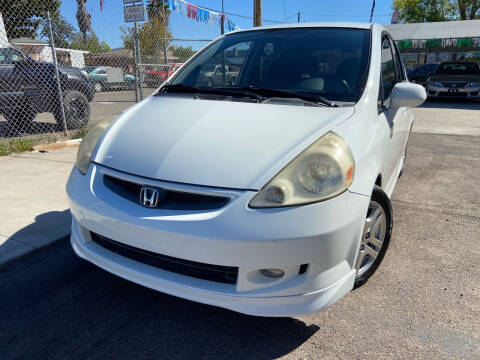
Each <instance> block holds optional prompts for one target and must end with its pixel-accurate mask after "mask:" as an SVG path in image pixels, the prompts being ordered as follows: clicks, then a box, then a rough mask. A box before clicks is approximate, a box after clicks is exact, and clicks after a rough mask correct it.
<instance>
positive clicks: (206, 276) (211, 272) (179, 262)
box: [90, 232, 238, 284]
mask: <svg viewBox="0 0 480 360" xmlns="http://www.w3.org/2000/svg"><path fill="white" fill-rule="evenodd" d="M90 234H91V237H92V241H94V242H95V243H97V244H98V245H100V246H102V247H103V248H105V249H107V250H110V251H112V252H114V253H116V254H118V255H121V256H124V257H126V258H129V259H131V260H135V261H138V262H141V263H143V264H146V265H150V266H153V267H156V268H159V269H162V270H165V271H170V272H173V273H176V274H181V275H186V276H190V277H194V278H197V279H203V280H208V281H214V282H219V283H225V284H236V283H237V275H238V267H232V266H220V265H211V264H204V263H199V262H195V261H190V260H184V259H178V258H174V257H171V256H166V255H161V254H157V253H154V252H151V251H147V250H143V249H139V248H136V247H133V246H130V245H126V244H122V243H119V242H117V241H114V240H111V239H107V238H106V237H103V236H100V235H98V234H96V233H93V232H91V233H90Z"/></svg>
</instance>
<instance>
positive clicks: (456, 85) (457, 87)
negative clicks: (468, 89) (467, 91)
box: [442, 82, 467, 89]
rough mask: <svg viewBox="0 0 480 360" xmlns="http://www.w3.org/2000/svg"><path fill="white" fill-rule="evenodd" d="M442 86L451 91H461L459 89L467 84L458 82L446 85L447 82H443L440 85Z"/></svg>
mask: <svg viewBox="0 0 480 360" xmlns="http://www.w3.org/2000/svg"><path fill="white" fill-rule="evenodd" d="M442 84H443V86H445V87H446V88H452V89H461V88H464V87H465V86H467V83H466V82H458V83H447V82H444V83H442Z"/></svg>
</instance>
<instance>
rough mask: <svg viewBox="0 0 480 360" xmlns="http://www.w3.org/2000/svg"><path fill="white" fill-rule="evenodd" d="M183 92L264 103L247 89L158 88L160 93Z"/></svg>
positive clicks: (258, 96) (170, 85) (182, 85)
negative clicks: (239, 98) (247, 98)
mask: <svg viewBox="0 0 480 360" xmlns="http://www.w3.org/2000/svg"><path fill="white" fill-rule="evenodd" d="M169 91H173V92H183V93H198V94H212V95H225V96H241V97H249V98H253V99H256V100H257V101H258V102H262V101H264V100H265V99H264V97H263V96H261V95H260V94H257V93H256V92H252V91H249V90H248V89H239V88H199V87H195V86H190V85H184V84H166V85H164V86H163V87H161V88H160V91H159V93H160V92H163V93H165V92H169Z"/></svg>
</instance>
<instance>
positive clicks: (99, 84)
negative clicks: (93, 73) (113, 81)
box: [93, 82, 103, 92]
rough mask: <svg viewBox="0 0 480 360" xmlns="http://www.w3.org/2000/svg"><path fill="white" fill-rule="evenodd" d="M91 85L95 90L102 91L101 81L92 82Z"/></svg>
mask: <svg viewBox="0 0 480 360" xmlns="http://www.w3.org/2000/svg"><path fill="white" fill-rule="evenodd" d="M93 87H94V89H95V92H102V91H103V85H102V83H101V82H96V83H95V84H93Z"/></svg>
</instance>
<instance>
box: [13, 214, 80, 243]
mask: <svg viewBox="0 0 480 360" xmlns="http://www.w3.org/2000/svg"><path fill="white" fill-rule="evenodd" d="M71 223H72V217H71V215H70V211H69V210H63V211H49V212H46V213H43V214H40V215H38V216H36V217H35V222H33V223H31V224H29V225H27V226H25V227H24V228H22V229H20V230H18V231H17V232H15V233H14V234H13V235H12V236H10V238H11V239H13V240H15V241H18V242H21V243H24V244H28V245H31V246H33V247H34V248H40V247H43V246H44V245H45V244H49V243H50V242H52V241H54V240H57V239H59V238H61V237H64V236H65V234H68V233H69V232H70V225H71Z"/></svg>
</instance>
